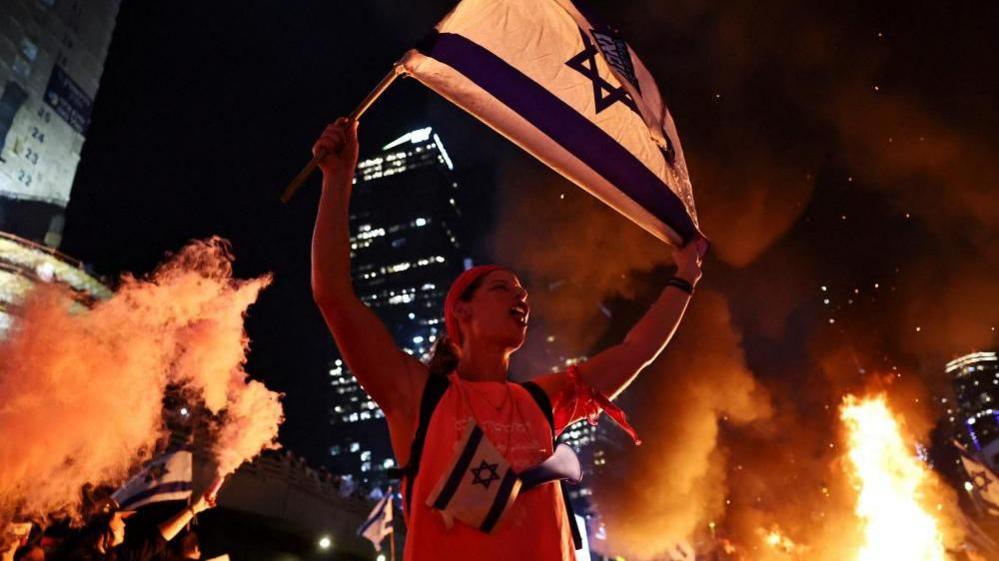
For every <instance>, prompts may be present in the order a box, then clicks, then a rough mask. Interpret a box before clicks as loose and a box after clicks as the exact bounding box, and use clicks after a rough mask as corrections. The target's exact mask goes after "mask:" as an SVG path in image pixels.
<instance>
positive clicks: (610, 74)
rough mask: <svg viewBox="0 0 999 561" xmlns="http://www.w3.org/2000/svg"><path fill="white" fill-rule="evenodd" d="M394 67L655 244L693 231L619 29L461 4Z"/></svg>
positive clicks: (553, 3) (674, 142)
mask: <svg viewBox="0 0 999 561" xmlns="http://www.w3.org/2000/svg"><path fill="white" fill-rule="evenodd" d="M400 63H401V64H402V66H403V68H404V69H405V71H406V72H407V73H408V74H410V75H411V76H413V77H415V78H416V79H417V80H419V81H420V82H422V83H423V84H425V85H426V86H428V87H429V88H430V89H432V90H434V91H436V92H437V93H439V94H440V95H442V96H443V97H445V98H447V99H448V100H450V101H451V102H453V103H455V104H456V105H458V106H459V107H461V108H463V109H465V110H466V111H468V112H469V113H471V114H472V115H474V116H475V117H477V118H478V119H480V120H481V121H483V122H484V123H486V124H487V125H489V126H491V127H492V128H493V129H495V130H496V131H498V132H499V133H500V134H502V135H504V136H506V137H507V138H509V139H510V140H511V141H513V142H514V143H516V144H517V145H519V146H521V147H522V148H524V149H525V150H527V151H528V152H529V153H531V154H532V155H534V156H535V157H536V158H538V159H539V160H541V161H543V162H544V163H546V164H548V165H549V166H550V167H551V168H553V169H554V170H556V171H557V172H559V173H561V174H562V175H564V176H565V177H566V178H568V179H569V180H571V181H573V182H574V183H576V184H577V185H579V186H580V187H582V188H583V189H585V190H586V191H588V192H589V193H591V194H592V195H594V196H595V197H597V198H598V199H600V200H601V201H603V202H604V203H606V204H607V205H609V206H611V207H612V208H614V209H615V210H617V211H618V212H620V213H621V214H623V215H624V216H626V217H627V218H629V219H630V220H632V221H633V222H635V223H636V224H638V225H639V226H641V227H642V228H644V229H645V230H647V231H648V232H650V233H652V234H653V235H655V236H656V237H658V238H659V239H662V240H663V241H667V242H670V243H673V244H677V245H681V244H683V243H685V242H687V241H689V240H690V239H692V238H693V237H694V236H695V235H697V234H698V233H699V232H698V226H697V214H696V211H695V208H694V197H693V192H692V188H691V184H690V178H689V175H688V173H687V165H686V162H685V160H684V157H683V150H682V149H681V147H680V139H679V137H678V136H677V132H676V127H675V126H674V124H673V118H672V116H671V115H670V113H669V111H668V110H667V108H666V105H665V104H664V103H663V100H662V97H661V95H660V93H659V88H658V87H657V86H656V83H655V81H654V80H653V78H652V76H651V75H650V74H649V71H648V69H647V68H646V67H645V65H644V64H642V61H641V60H639V59H638V57H637V56H636V55H635V53H634V52H633V51H632V50H631V48H630V47H629V46H628V44H627V43H626V42H625V41H624V40H623V39H622V38H621V36H620V34H619V33H618V32H617V31H615V30H614V29H612V28H610V27H608V26H606V25H604V24H602V23H600V22H598V21H596V19H595V18H594V17H592V16H591V15H590V14H586V13H584V12H583V11H581V9H580V8H579V7H578V6H577V5H575V4H574V3H573V2H572V1H571V0H463V1H462V2H460V3H459V4H458V5H457V6H456V7H455V8H454V10H452V11H451V13H450V14H448V15H447V16H446V17H445V18H444V19H443V20H442V21H441V22H440V23H439V24H438V25H437V27H436V29H435V32H434V33H432V34H431V35H430V36H429V37H428V38H427V39H426V40H425V41H423V42H422V43H421V44H420V46H419V47H417V48H416V49H413V50H411V51H409V52H408V53H406V55H405V56H404V57H403V59H402V60H401V61H400Z"/></svg>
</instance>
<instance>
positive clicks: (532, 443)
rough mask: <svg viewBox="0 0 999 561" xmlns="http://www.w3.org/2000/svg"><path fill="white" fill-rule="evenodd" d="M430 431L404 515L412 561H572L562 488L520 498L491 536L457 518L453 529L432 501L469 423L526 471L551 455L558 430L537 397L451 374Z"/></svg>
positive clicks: (538, 489)
mask: <svg viewBox="0 0 999 561" xmlns="http://www.w3.org/2000/svg"><path fill="white" fill-rule="evenodd" d="M448 378H449V380H450V382H451V383H450V385H449V386H448V389H447V391H446V392H445V393H444V395H443V397H441V400H440V402H438V404H437V408H436V409H435V410H434V414H433V416H431V418H430V424H429V426H428V430H427V437H426V440H425V441H424V449H423V456H422V458H421V460H420V471H419V473H418V474H417V476H416V479H415V481H413V482H412V483H411V484H412V485H413V493H412V503H411V505H410V509H409V512H406V526H407V534H406V554H405V560H406V561H459V560H460V561H522V560H524V559H531V560H538V561H572V560H573V559H575V552H574V548H573V544H572V531H571V528H570V527H569V525H568V524H569V520H568V517H567V516H566V509H565V504H564V503H563V500H562V493H561V489H560V488H559V486H558V484H557V483H547V484H544V485H541V486H539V487H536V488H534V489H531V490H529V491H525V492H523V493H521V494H520V495H519V496H518V497H517V499H516V501H514V503H513V505H512V506H511V507H510V510H509V512H507V513H506V514H504V516H503V518H502V520H501V521H500V523H499V524H498V525H497V526H496V528H494V529H493V530H492V532H490V533H488V534H487V533H484V532H481V531H479V530H477V529H475V528H472V527H470V526H467V525H465V524H462V523H461V522H458V521H455V522H454V524H453V526H451V528H447V527H446V526H445V524H444V519H443V517H442V516H441V514H440V512H438V511H436V510H433V509H432V508H430V507H429V506H427V504H426V502H427V496H428V494H429V493H430V492H431V491H432V489H433V488H434V485H435V484H436V483H437V481H438V480H439V479H440V478H441V477H443V476H444V474H445V471H446V470H447V469H448V465H449V462H450V460H451V458H452V456H453V455H454V453H455V450H456V448H457V446H458V441H459V438H460V437H461V435H462V432H463V431H464V429H465V428H466V427H467V426H468V424H469V423H471V422H475V423H478V425H479V427H480V428H481V429H482V430H483V432H484V433H485V436H486V437H487V438H488V439H489V440H490V441H491V442H492V443H493V445H494V446H495V447H496V449H497V450H498V451H499V453H501V454H502V455H503V457H504V458H506V460H507V461H508V462H509V463H510V465H511V466H512V468H513V469H514V470H515V471H518V472H519V471H523V470H524V469H526V468H529V467H531V466H534V465H536V464H538V463H540V462H541V461H543V460H545V459H546V458H547V457H548V456H550V455H551V454H552V431H551V428H550V427H549V425H548V420H547V419H546V418H545V415H544V413H542V412H541V410H540V409H539V408H538V405H537V403H536V402H535V401H534V399H533V398H532V397H531V395H530V394H529V393H528V392H527V390H525V389H524V388H523V387H521V386H520V385H519V384H514V383H511V382H505V383H504V382H469V381H465V380H461V379H460V378H458V377H457V376H456V375H454V374H452V375H450V376H449V377H448Z"/></svg>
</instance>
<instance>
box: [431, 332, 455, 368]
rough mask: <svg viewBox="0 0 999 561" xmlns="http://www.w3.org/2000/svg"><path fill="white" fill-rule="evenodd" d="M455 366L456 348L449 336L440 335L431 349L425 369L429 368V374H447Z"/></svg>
mask: <svg viewBox="0 0 999 561" xmlns="http://www.w3.org/2000/svg"><path fill="white" fill-rule="evenodd" d="M457 367H458V349H457V348H455V346H454V343H452V342H451V338H450V337H448V336H447V335H441V337H440V338H439V339H437V341H436V342H435V343H434V348H433V349H432V350H431V353H430V362H429V363H427V369H428V370H430V375H431V376H447V375H448V374H450V373H451V372H452V371H454V369H455V368H457Z"/></svg>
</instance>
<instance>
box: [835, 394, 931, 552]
mask: <svg viewBox="0 0 999 561" xmlns="http://www.w3.org/2000/svg"><path fill="white" fill-rule="evenodd" d="M840 419H842V421H843V423H844V424H845V425H846V428H847V444H848V454H847V459H848V460H849V464H850V470H851V475H852V477H853V478H854V486H855V487H856V488H857V493H858V495H857V506H856V514H857V516H858V517H859V518H860V519H861V521H862V524H863V525H864V526H863V536H864V538H863V545H862V546H861V547H860V550H859V551H858V553H857V556H856V561H885V560H886V559H899V560H904V561H947V559H948V556H947V554H946V553H945V549H944V542H943V533H942V531H941V524H940V522H939V521H938V520H937V519H936V518H935V517H934V515H933V514H932V513H931V512H930V511H929V510H927V509H926V508H925V506H924V505H923V504H922V503H924V502H925V500H924V499H925V495H926V488H927V485H928V483H929V482H930V478H931V474H930V471H929V469H928V468H927V467H926V466H925V465H923V463H922V462H920V461H919V459H917V458H916V457H915V454H914V452H913V450H912V447H911V446H909V445H908V444H907V443H906V441H905V439H904V438H903V437H902V433H901V430H900V427H899V423H898V421H897V420H896V419H895V417H894V416H893V415H892V412H891V410H890V409H889V408H888V405H887V403H886V402H885V396H884V395H878V396H874V397H865V398H857V397H855V396H852V395H848V396H846V397H845V398H844V400H843V405H842V407H841V408H840Z"/></svg>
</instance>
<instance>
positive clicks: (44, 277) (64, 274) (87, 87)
mask: <svg viewBox="0 0 999 561" xmlns="http://www.w3.org/2000/svg"><path fill="white" fill-rule="evenodd" d="M118 4H119V0H87V1H83V0H60V1H56V0H4V1H3V2H0V337H3V335H4V332H5V331H6V330H7V329H8V328H9V327H10V325H11V323H12V322H13V321H15V319H16V317H17V315H18V313H19V308H20V304H21V301H22V300H23V298H24V296H25V295H26V294H27V293H28V292H29V291H30V290H31V288H32V287H33V286H34V285H35V284H36V283H39V282H44V283H56V284H61V285H63V286H66V287H68V288H70V289H71V293H72V294H74V297H75V301H76V305H79V306H83V307H88V306H90V305H91V304H93V302H94V301H96V300H98V299H102V298H106V297H108V296H109V295H110V291H108V289H107V288H105V287H104V286H103V285H102V284H101V283H100V281H98V280H97V279H95V278H94V277H93V276H91V275H90V274H89V273H88V272H87V271H86V270H85V269H84V267H83V264H82V263H79V262H78V261H76V260H75V259H73V258H71V257H68V256H66V255H62V254H60V253H58V252H56V251H54V250H53V249H52V248H54V247H57V246H58V245H59V242H60V241H61V240H62V228H63V224H64V219H63V211H64V210H65V208H66V204H67V203H68V202H69V193H70V189H71V188H72V185H73V176H74V175H75V174H76V165H77V163H78V162H79V160H80V151H81V150H82V148H83V141H84V139H85V135H86V132H87V127H88V125H89V124H90V112H91V107H92V106H93V102H94V97H95V96H96V95H97V87H98V84H99V82H100V79H101V74H102V73H103V71H104V58H105V56H106V55H107V51H108V46H109V45H110V43H111V32H112V31H113V30H114V25H115V18H116V17H117V14H118ZM42 243H44V244H45V246H48V247H44V246H42V245H40V244H42Z"/></svg>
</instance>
